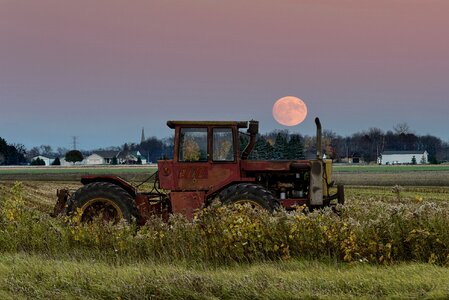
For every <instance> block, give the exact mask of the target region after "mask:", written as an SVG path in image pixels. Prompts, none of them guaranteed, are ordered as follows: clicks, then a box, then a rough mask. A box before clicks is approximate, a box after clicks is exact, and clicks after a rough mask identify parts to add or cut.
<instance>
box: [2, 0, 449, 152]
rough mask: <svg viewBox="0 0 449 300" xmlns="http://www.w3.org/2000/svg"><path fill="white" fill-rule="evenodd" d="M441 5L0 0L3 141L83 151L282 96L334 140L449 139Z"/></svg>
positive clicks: (251, 111) (263, 107) (438, 1)
mask: <svg viewBox="0 0 449 300" xmlns="http://www.w3.org/2000/svg"><path fill="white" fill-rule="evenodd" d="M448 13H449V1H447V0H444V1H443V0H420V1H417V0H377V1H363V0H353V1H349V0H348V1H345V0H341V1H335V0H328V1H320V0H308V1H300V0H296V1H294V0H290V1H266V0H254V1H252V0H247V1H210V0H209V1H205V0H204V1H200V0H182V1H181V0H179V1H168V0H160V1H144V0H135V1H123V0H122V1H116V0H101V1H95V0H89V1H86V0H77V1H61V0H36V1H29V0H0V136H1V137H4V138H6V140H7V141H8V142H15V143H23V144H25V145H27V146H35V145H40V144H51V145H54V146H64V147H68V146H69V145H70V141H71V136H78V137H79V142H80V145H81V147H84V148H86V149H90V148H95V147H102V146H108V145H119V144H123V143H124V142H138V141H139V138H140V129H141V127H142V126H144V127H145V132H146V134H147V135H156V136H159V137H164V136H168V135H169V134H170V131H169V130H168V128H166V125H165V122H166V120H169V119H197V120H200V119H217V120H233V119H235V120H249V119H256V120H259V121H260V122H261V130H262V131H269V130H271V129H275V128H278V129H284V128H286V127H283V126H281V125H279V124H277V123H276V122H275V120H274V119H273V117H272V115H271V107H272V105H273V104H274V102H275V101H276V100H277V99H278V98H280V97H283V96H286V95H293V96H297V97H300V98H301V99H303V100H304V102H305V103H306V105H307V107H308V110H309V117H308V118H307V119H306V120H305V121H304V122H303V123H302V124H301V125H299V126H297V127H294V128H290V130H295V131H300V132H301V133H303V134H313V132H314V131H313V129H314V123H313V118H314V117H315V116H319V117H321V119H322V123H323V126H324V128H326V129H332V130H334V131H336V132H337V133H338V134H341V135H348V134H352V133H354V132H356V131H358V130H361V129H368V128H369V127H379V128H381V129H383V130H388V129H392V127H393V126H394V125H395V124H397V123H401V122H407V123H408V124H409V125H410V127H411V129H412V130H414V131H415V132H416V133H418V134H426V133H430V134H434V135H436V136H439V137H441V138H443V139H444V140H449V133H448V131H447V128H448V122H447V112H448V111H449V99H448V94H449V82H448V78H449V39H447V36H449V18H448Z"/></svg>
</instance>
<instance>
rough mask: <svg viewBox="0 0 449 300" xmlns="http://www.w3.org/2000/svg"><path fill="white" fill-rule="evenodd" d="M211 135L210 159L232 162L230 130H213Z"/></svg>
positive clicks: (232, 152) (232, 148) (232, 145)
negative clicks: (211, 150)
mask: <svg viewBox="0 0 449 300" xmlns="http://www.w3.org/2000/svg"><path fill="white" fill-rule="evenodd" d="M212 135H213V138H212V148H213V156H212V159H213V160H214V161H234V140H233V135H232V128H214V129H213V130H212Z"/></svg>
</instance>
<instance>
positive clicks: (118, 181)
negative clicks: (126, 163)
mask: <svg viewBox="0 0 449 300" xmlns="http://www.w3.org/2000/svg"><path fill="white" fill-rule="evenodd" d="M94 182H109V183H112V184H115V185H117V186H119V187H121V188H122V189H124V190H125V191H126V192H127V193H128V194H129V195H130V196H131V197H132V198H133V199H135V198H136V194H137V192H136V189H135V188H134V187H133V186H132V185H131V184H129V183H128V182H127V181H126V180H124V179H122V178H120V177H118V176H110V175H100V176H97V175H86V176H82V177H81V183H82V184H83V185H87V184H89V183H94Z"/></svg>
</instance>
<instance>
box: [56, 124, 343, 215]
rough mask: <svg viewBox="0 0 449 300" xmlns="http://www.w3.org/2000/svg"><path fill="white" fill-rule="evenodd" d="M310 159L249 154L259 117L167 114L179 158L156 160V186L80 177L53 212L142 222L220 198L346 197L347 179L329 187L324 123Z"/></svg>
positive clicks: (295, 200)
mask: <svg viewBox="0 0 449 300" xmlns="http://www.w3.org/2000/svg"><path fill="white" fill-rule="evenodd" d="M315 123H316V126H317V156H316V159H313V160H293V161H265V160H248V156H249V154H250V153H251V151H252V150H253V148H254V145H255V142H256V135H257V133H258V127H259V123H258V122H257V121H249V122H246V121H245V122H238V121H222V122H221V121H205V122H199V121H168V122H167V125H168V126H169V127H170V128H172V129H174V130H175V137H174V157H173V159H164V160H159V161H158V162H157V165H158V170H157V172H156V173H155V174H154V189H153V191H151V192H139V191H138V190H137V188H136V187H134V186H133V185H131V184H130V183H128V182H126V181H124V180H123V179H121V178H119V177H116V176H109V175H107V176H83V177H82V179H81V183H82V184H83V186H82V187H81V188H79V189H78V190H76V191H75V192H73V193H72V192H70V191H68V190H59V191H58V202H57V203H56V206H55V209H54V212H53V215H58V214H60V213H63V212H65V213H67V214H73V213H75V212H76V213H77V214H78V216H79V218H80V220H81V221H82V222H88V221H92V220H93V219H94V218H98V217H101V218H103V219H104V220H106V221H112V222H116V221H118V220H120V219H122V218H123V219H125V220H126V221H128V222H129V221H131V220H132V219H133V218H135V219H136V220H137V222H138V223H139V224H144V223H145V222H146V221H147V220H148V218H149V217H150V216H151V215H153V214H157V215H161V216H164V217H167V216H168V214H171V213H181V214H184V215H185V216H187V217H188V218H191V217H192V216H193V213H194V212H195V211H196V210H198V209H201V208H202V207H205V206H208V205H210V204H211V203H212V202H213V201H214V200H216V199H218V200H220V201H221V202H222V203H223V204H232V203H250V204H251V205H253V206H255V207H259V208H264V209H267V210H268V211H274V210H276V209H277V208H279V207H281V206H282V207H284V208H285V209H287V210H289V209H294V208H295V207H297V206H301V205H304V204H305V205H307V206H308V207H310V208H312V209H313V208H320V207H324V206H330V205H335V204H336V203H337V202H338V203H343V202H344V189H343V186H340V185H339V186H337V187H336V192H335V193H333V194H332V193H331V188H332V186H333V182H332V181H331V173H332V162H331V161H330V160H325V159H323V158H322V150H321V149H322V148H321V124H320V121H319V119H318V118H316V119H315ZM242 128H248V129H247V134H248V135H249V142H248V144H247V146H246V148H245V149H244V150H243V151H240V138H239V134H243V132H240V131H239V129H242Z"/></svg>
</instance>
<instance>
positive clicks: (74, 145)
mask: <svg viewBox="0 0 449 300" xmlns="http://www.w3.org/2000/svg"><path fill="white" fill-rule="evenodd" d="M77 139H78V137H76V136H72V148H73V150H76V143H77Z"/></svg>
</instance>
